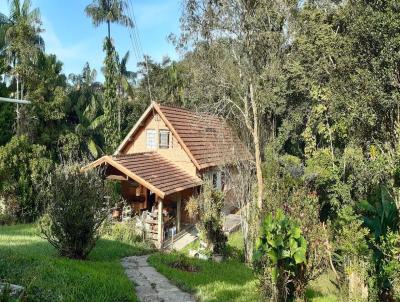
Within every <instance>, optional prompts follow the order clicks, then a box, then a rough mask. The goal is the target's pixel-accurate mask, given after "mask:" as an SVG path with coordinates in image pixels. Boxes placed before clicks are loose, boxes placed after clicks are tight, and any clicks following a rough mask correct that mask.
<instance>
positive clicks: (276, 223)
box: [254, 210, 307, 301]
mask: <svg viewBox="0 0 400 302" xmlns="http://www.w3.org/2000/svg"><path fill="white" fill-rule="evenodd" d="M306 253H307V242H306V240H305V238H304V237H303V235H302V231H301V229H300V227H299V225H298V224H297V223H296V222H295V221H294V220H293V219H292V218H290V217H289V216H287V215H285V214H284V213H283V211H282V210H278V211H277V213H276V214H275V215H274V216H273V215H272V214H271V213H270V214H268V215H267V216H266V218H265V219H264V222H263V225H262V227H261V230H260V237H259V239H258V242H257V244H256V250H255V253H254V268H255V270H256V272H257V273H258V276H259V279H260V287H261V292H262V295H263V296H264V297H265V298H269V299H271V301H290V300H293V299H295V298H303V295H304V291H305V286H304V284H303V283H302V282H301V279H302V274H303V271H304V269H305V264H306ZM299 281H300V282H299Z"/></svg>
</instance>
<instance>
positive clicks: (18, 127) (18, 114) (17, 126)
mask: <svg viewBox="0 0 400 302" xmlns="http://www.w3.org/2000/svg"><path fill="white" fill-rule="evenodd" d="M16 80H17V100H19V77H18V74H17V76H16ZM16 115H17V125H16V133H17V134H18V135H19V134H20V133H19V132H20V131H19V130H20V112H19V104H17V108H16Z"/></svg>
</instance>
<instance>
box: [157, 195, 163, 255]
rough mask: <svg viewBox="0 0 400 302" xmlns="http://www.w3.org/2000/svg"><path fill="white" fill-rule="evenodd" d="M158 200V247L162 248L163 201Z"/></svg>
mask: <svg viewBox="0 0 400 302" xmlns="http://www.w3.org/2000/svg"><path fill="white" fill-rule="evenodd" d="M157 200H158V230H157V232H158V234H157V235H158V238H157V239H158V246H159V248H162V244H163V239H164V225H163V200H162V199H161V198H159V197H157Z"/></svg>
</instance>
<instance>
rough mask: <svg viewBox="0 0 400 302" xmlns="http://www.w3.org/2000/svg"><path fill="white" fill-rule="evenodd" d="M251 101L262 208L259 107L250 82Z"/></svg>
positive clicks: (258, 191) (258, 203) (260, 204)
mask: <svg viewBox="0 0 400 302" xmlns="http://www.w3.org/2000/svg"><path fill="white" fill-rule="evenodd" d="M250 101H251V107H252V110H253V123H254V127H253V140H254V153H255V154H254V155H255V160H256V174H257V206H258V208H259V210H261V209H262V203H263V195H264V181H263V175H262V167H261V163H262V162H261V150H260V129H259V125H258V123H259V121H258V108H257V103H256V100H255V98H254V90H253V84H250Z"/></svg>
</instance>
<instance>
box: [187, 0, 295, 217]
mask: <svg viewBox="0 0 400 302" xmlns="http://www.w3.org/2000/svg"><path fill="white" fill-rule="evenodd" d="M296 5H297V1H280V0H274V1H270V0H262V1H237V0H228V1H208V0H207V1H206V0H186V1H185V5H184V7H185V10H184V15H183V18H182V28H183V33H182V40H181V41H183V42H184V43H185V44H186V43H187V42H188V41H189V42H190V43H193V44H194V45H195V46H197V47H198V48H199V49H201V48H202V49H203V51H201V52H199V56H197V57H198V59H199V60H200V61H202V62H203V64H201V63H198V64H196V68H198V69H199V70H198V71H196V73H200V72H202V73H203V75H202V76H200V77H201V78H202V79H203V80H204V81H205V82H207V83H208V84H207V85H208V86H211V87H212V91H215V92H217V93H218V94H219V95H215V94H214V95H213V94H212V93H210V96H209V99H210V100H209V101H210V102H211V103H213V104H214V105H215V106H217V107H219V108H225V109H224V111H225V115H228V113H229V112H230V113H232V112H233V113H234V114H233V115H231V116H233V117H236V122H237V123H239V124H241V126H242V127H241V128H244V129H246V130H247V132H248V134H249V135H250V143H251V147H252V149H253V151H254V158H255V167H256V175H257V198H256V199H257V206H258V208H259V209H262V206H263V199H264V192H263V186H264V184H263V175H262V150H263V133H265V132H264V131H263V129H262V128H261V127H262V126H263V125H267V128H266V130H269V131H268V132H267V135H268V136H270V137H273V136H274V133H275V128H276V123H275V122H274V121H275V116H276V114H277V113H278V112H277V110H278V108H279V103H280V102H282V96H281V95H280V91H279V89H276V87H277V86H278V87H279V85H280V81H281V78H282V75H281V72H280V71H281V66H282V57H283V55H284V51H285V45H286V44H287V43H288V37H287V35H286V34H285V26H286V24H287V22H288V19H289V18H290V15H291V12H292V11H293V10H295V8H296ZM197 84H198V83H197ZM211 87H210V88H211ZM203 89H204V88H203ZM207 90H209V89H207ZM220 110H221V109H220Z"/></svg>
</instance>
